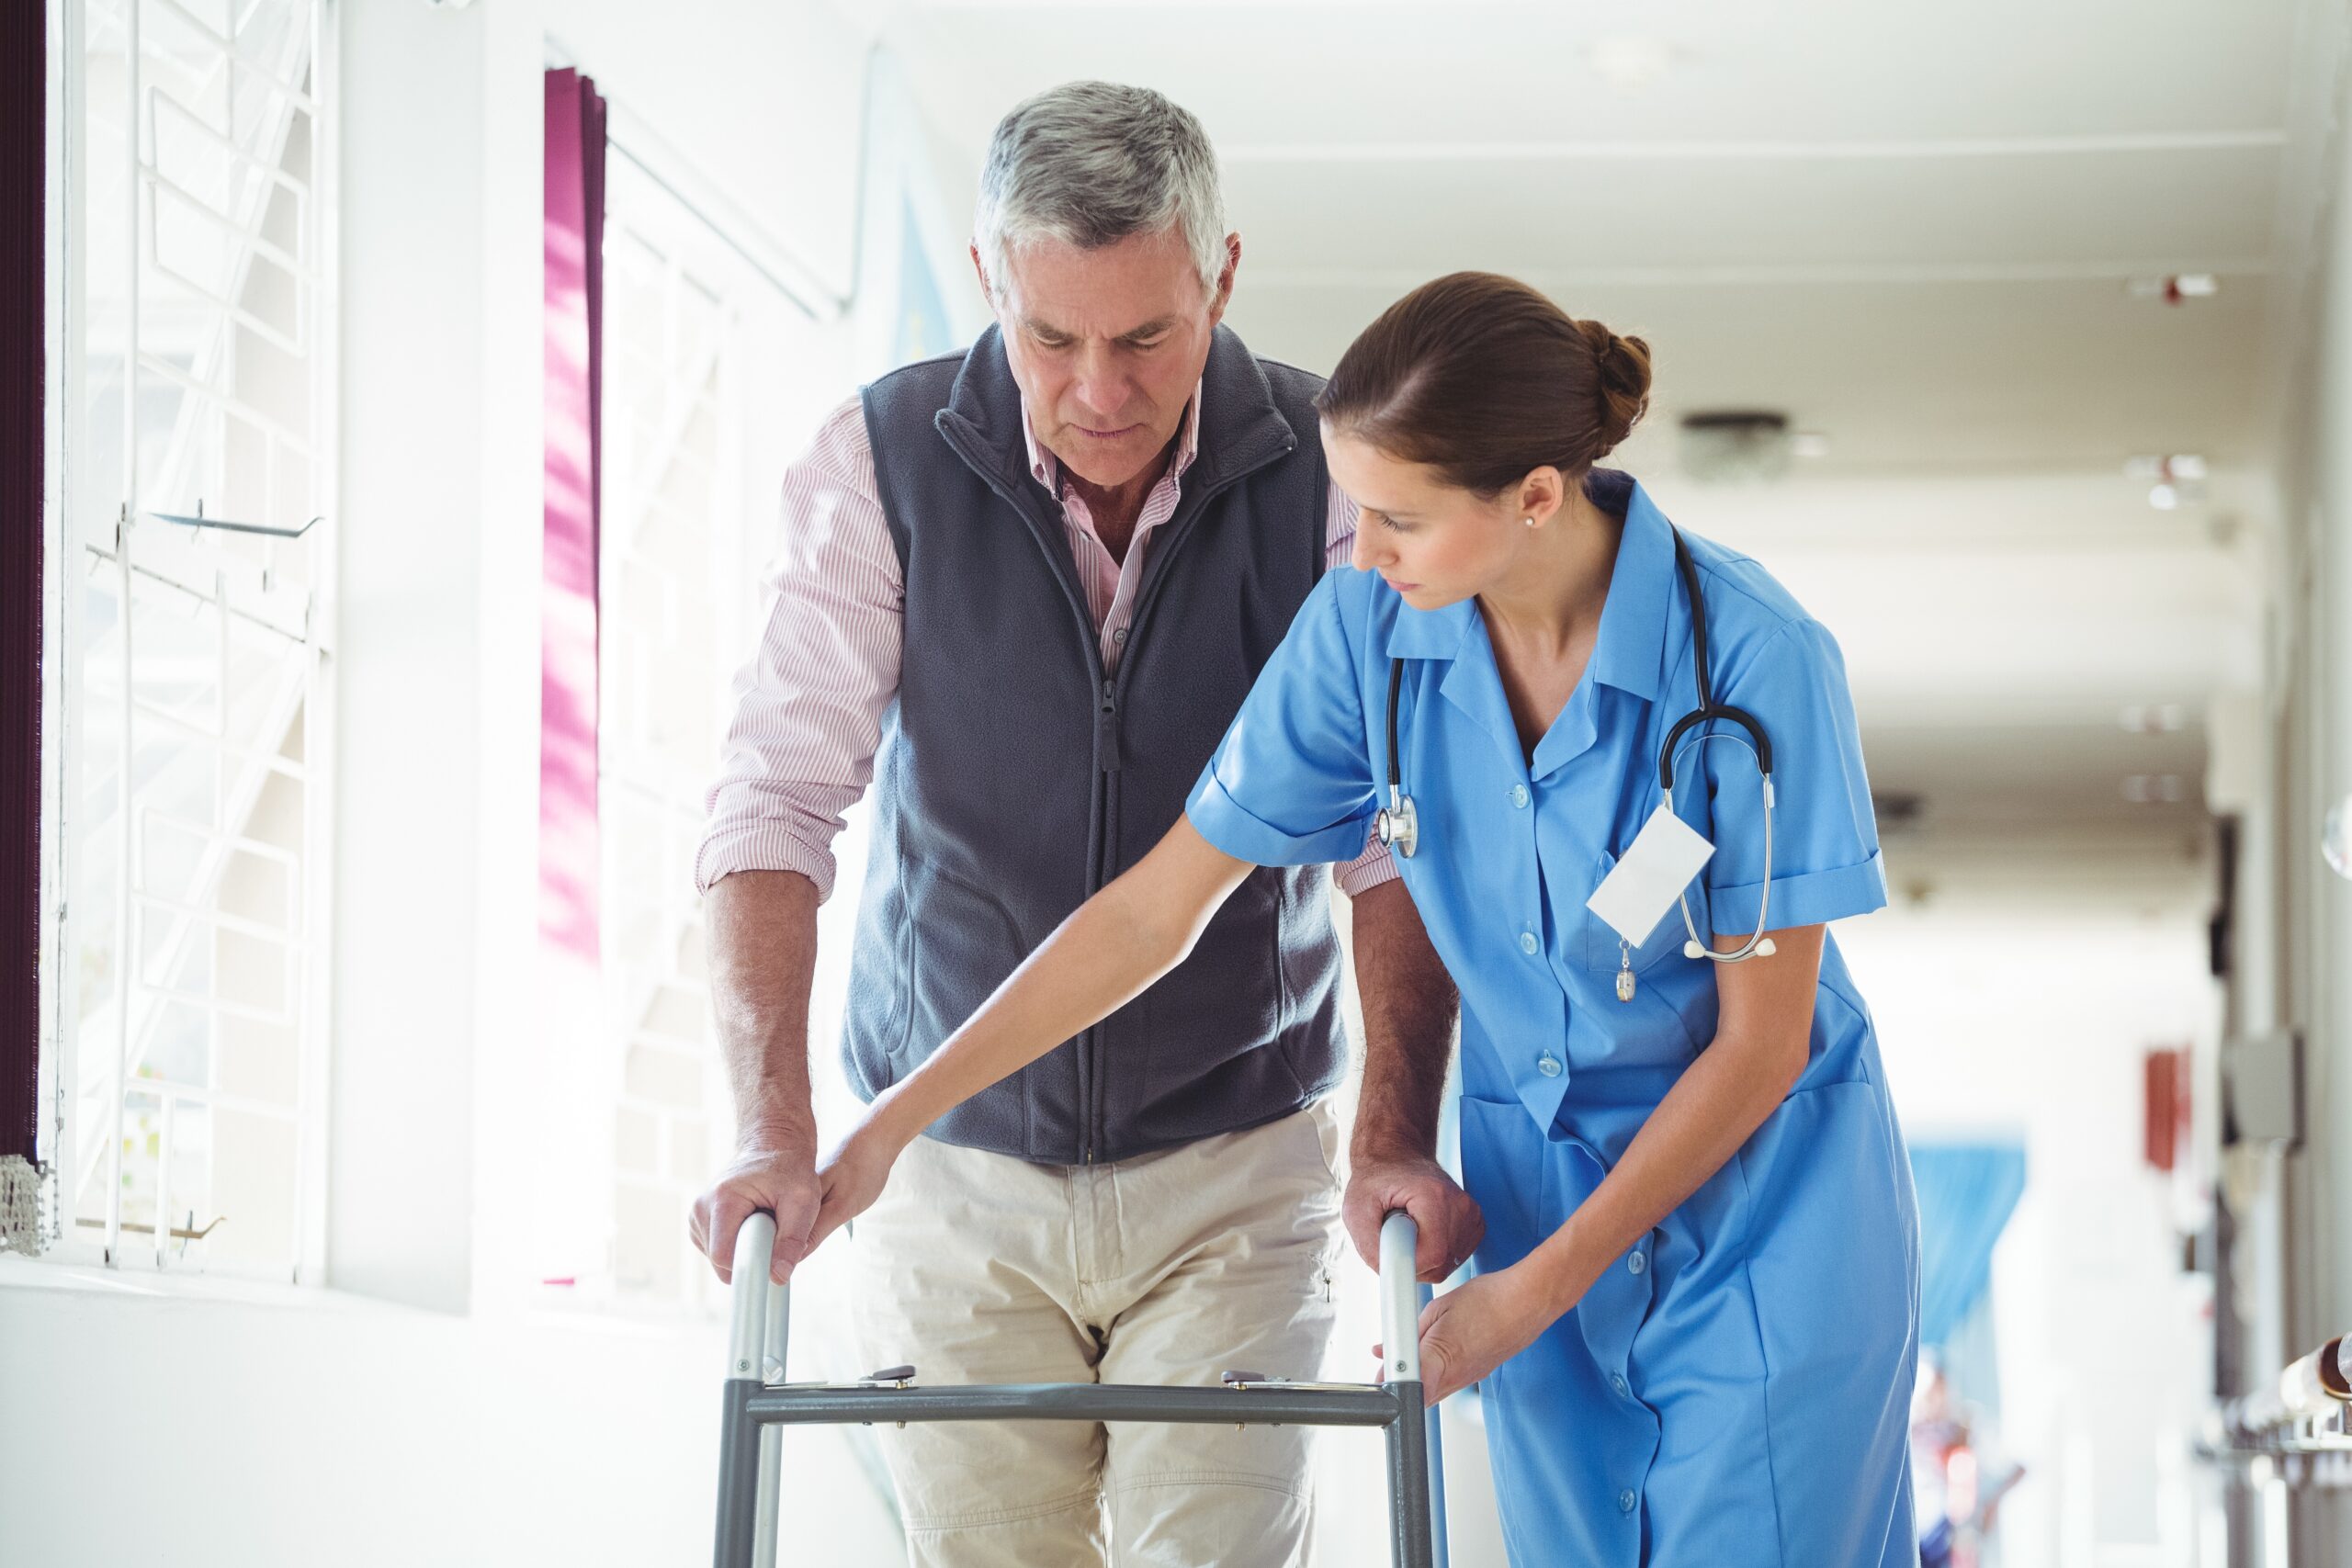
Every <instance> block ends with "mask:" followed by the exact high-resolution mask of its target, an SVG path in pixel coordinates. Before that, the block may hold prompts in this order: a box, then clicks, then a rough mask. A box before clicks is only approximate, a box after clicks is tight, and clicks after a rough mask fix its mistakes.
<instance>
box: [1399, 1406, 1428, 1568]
mask: <svg viewBox="0 0 2352 1568" xmlns="http://www.w3.org/2000/svg"><path fill="white" fill-rule="evenodd" d="M1388 1387H1389V1392H1391V1393H1394V1394H1396V1396H1397V1403H1398V1404H1399V1405H1400V1406H1401V1408H1399V1409H1398V1411H1397V1419H1396V1420H1394V1421H1392V1422H1390V1423H1389V1424H1388V1522H1389V1528H1390V1530H1391V1532H1392V1537H1391V1543H1390V1547H1389V1561H1390V1562H1393V1563H1395V1564H1396V1568H1435V1565H1434V1564H1433V1563H1432V1562H1431V1561H1430V1540H1431V1537H1430V1427H1429V1422H1428V1420H1427V1419H1426V1418H1425V1417H1424V1416H1423V1413H1422V1410H1421V1385H1420V1383H1419V1382H1418V1381H1415V1382H1398V1383H1390V1384H1389V1385H1388Z"/></svg>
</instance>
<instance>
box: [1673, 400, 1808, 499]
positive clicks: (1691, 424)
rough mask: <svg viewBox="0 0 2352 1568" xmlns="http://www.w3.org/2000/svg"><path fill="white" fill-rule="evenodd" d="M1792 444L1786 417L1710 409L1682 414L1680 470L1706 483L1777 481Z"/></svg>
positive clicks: (1764, 411) (1764, 412)
mask: <svg viewBox="0 0 2352 1568" xmlns="http://www.w3.org/2000/svg"><path fill="white" fill-rule="evenodd" d="M1794 446H1795V441H1794V439H1793V433H1792V431H1791V429H1790V427H1789V416H1788V415H1787V414H1784V413H1778V412H1773V411H1771V410H1770V409H1710V410H1704V411H1702V412H1697V413H1687V414H1684V415H1683V416H1682V470H1683V472H1685V473H1687V474H1689V475H1690V476H1691V478H1692V479H1702V480H1705V481H1706V482H1707V483H1709V484H1742V483H1753V482H1755V481H1758V480H1761V479H1779V478H1780V477H1781V475H1783V474H1785V473H1787V472H1788V471H1789V457H1790V455H1791V453H1792V450H1793V449H1794Z"/></svg>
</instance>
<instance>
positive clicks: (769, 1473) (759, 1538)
mask: <svg viewBox="0 0 2352 1568" xmlns="http://www.w3.org/2000/svg"><path fill="white" fill-rule="evenodd" d="M1416 1240H1417V1237H1416V1235H1415V1232H1414V1228H1413V1222H1412V1219H1411V1218H1410V1217H1409V1216H1408V1215H1407V1214H1406V1213H1404V1212H1403V1211H1402V1210H1399V1211H1397V1213H1392V1214H1390V1215H1389V1216H1388V1218H1387V1219H1386V1221H1385V1223H1383V1224H1382V1225H1381V1227H1380V1330H1381V1344H1382V1348H1383V1351H1384V1359H1383V1360H1382V1363H1381V1371H1382V1372H1383V1374H1384V1375H1385V1381H1383V1382H1377V1383H1333V1382H1292V1381H1290V1380H1289V1379H1287V1378H1269V1377H1264V1376H1261V1375H1260V1374H1259V1373H1256V1372H1250V1371H1227V1372H1225V1373H1224V1376H1223V1381H1222V1385H1221V1386H1220V1385H1218V1384H1210V1383H1202V1384H1197V1385H1189V1386H1188V1385H1181V1384H1170V1385H1169V1386H1167V1387H1154V1386H1151V1385H1149V1384H1143V1383H1091V1382H1060V1383H1053V1382H1048V1383H993V1384H992V1383H970V1384H961V1385H955V1386H941V1387H937V1388H925V1387H922V1386H920V1385H919V1384H917V1382H915V1369H914V1368H913V1367H889V1368H886V1369H884V1370H883V1371H877V1372H874V1373H871V1374H869V1375H867V1376H866V1377H865V1378H862V1379H860V1380H859V1381H858V1382H854V1383H830V1382H813V1383H810V1382H803V1383H788V1382H784V1381H783V1380H784V1375H785V1373H784V1366H785V1361H784V1353H785V1346H786V1338H787V1330H788V1328H789V1319H790V1315H791V1297H792V1292H791V1289H790V1287H788V1286H782V1285H774V1284H771V1283H770V1281H769V1279H768V1257H769V1253H770V1250H771V1249H772V1248H773V1247H774V1246H775V1216H774V1215H773V1214H770V1213H766V1212H765V1211H762V1212H760V1213H754V1214H753V1215H752V1217H751V1218H750V1219H748V1220H746V1221H744V1222H743V1227H742V1229H741V1230H740V1231H738V1232H737V1233H736V1235H735V1261H734V1268H733V1271H732V1279H733V1280H734V1284H733V1292H734V1294H733V1316H732V1326H731V1327H730V1328H729V1333H728V1337H727V1379H726V1386H725V1393H724V1395H723V1397H722V1402H721V1404H720V1407H719V1439H718V1542H717V1551H716V1556H715V1559H714V1561H715V1562H716V1568H775V1562H776V1545H777V1529H776V1518H777V1509H778V1507H779V1506H780V1505H781V1504H782V1502H783V1476H782V1474H781V1470H782V1464H781V1438H782V1436H783V1428H784V1427H789V1426H818V1425H830V1426H841V1425H846V1424H848V1423H850V1422H856V1423H858V1424H859V1425H861V1426H872V1425H873V1424H874V1423H875V1422H876V1421H893V1422H897V1423H899V1424H900V1425H904V1424H905V1423H907V1422H909V1421H1005V1420H1013V1421H1177V1422H1186V1423H1192V1424H1195V1425H1202V1426H1215V1425H1219V1424H1222V1423H1224V1422H1227V1421H1230V1422H1233V1423H1234V1424H1235V1425H1236V1426H1275V1427H1281V1426H1300V1427H1380V1428H1382V1429H1383V1430H1384V1431H1385V1432H1386V1433H1387V1435H1388V1520H1389V1561H1390V1562H1392V1563H1393V1564H1394V1565H1395V1568H1445V1562H1446V1553H1445V1487H1444V1478H1443V1474H1442V1469H1441V1466H1442V1459H1441V1457H1440V1450H1439V1444H1438V1422H1437V1409H1436V1407H1435V1406H1430V1408H1428V1409H1426V1410H1424V1409H1423V1408H1422V1404H1421V1352H1420V1335H1419V1325H1420V1307H1421V1304H1422V1303H1424V1302H1425V1301H1427V1300H1428V1298H1429V1287H1428V1286H1426V1285H1416V1283H1415V1282H1414V1279H1413V1250H1414V1245H1415V1242H1416Z"/></svg>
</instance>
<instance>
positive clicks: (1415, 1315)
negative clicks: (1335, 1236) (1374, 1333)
mask: <svg viewBox="0 0 2352 1568" xmlns="http://www.w3.org/2000/svg"><path fill="white" fill-rule="evenodd" d="M1419 1244H1420V1230H1419V1227H1418V1226H1416V1225H1415V1224H1413V1216H1412V1215H1410V1214H1408V1213H1406V1212H1405V1211H1404V1210H1402V1209H1392V1210H1390V1211H1389V1213H1388V1217H1387V1218H1386V1219H1385V1220H1383V1221H1381V1222H1380V1345H1381V1351H1382V1354H1383V1356H1384V1357H1385V1359H1384V1360H1383V1361H1382V1362H1381V1366H1380V1381H1381V1382H1416V1383H1417V1382H1420V1381H1421V1309H1420V1292H1419V1290H1417V1289H1416V1287H1415V1281H1414V1276H1415V1274H1416V1273H1418V1272H1419V1270H1418V1269H1416V1268H1415V1267H1414V1264H1413V1254H1414V1252H1415V1250H1416V1249H1417V1248H1418V1247H1419Z"/></svg>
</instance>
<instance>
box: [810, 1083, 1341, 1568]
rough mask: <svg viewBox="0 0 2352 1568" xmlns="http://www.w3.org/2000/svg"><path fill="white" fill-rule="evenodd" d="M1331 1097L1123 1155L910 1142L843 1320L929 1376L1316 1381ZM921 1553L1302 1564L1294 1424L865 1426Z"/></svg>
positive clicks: (857, 1257)
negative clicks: (1063, 1160)
mask: <svg viewBox="0 0 2352 1568" xmlns="http://www.w3.org/2000/svg"><path fill="white" fill-rule="evenodd" d="M1338 1150H1339V1134H1338V1130H1337V1123H1336V1121H1335V1118H1334V1116H1333V1113H1332V1111H1330V1109H1329V1106H1328V1104H1325V1105H1317V1106H1315V1107H1312V1108H1310V1109H1308V1110H1306V1111H1299V1112H1297V1113H1296V1114H1295V1115H1291V1116H1287V1117H1284V1118H1283V1120H1281V1121H1279V1122H1270V1123H1268V1124H1267V1125H1265V1126H1262V1127H1254V1128H1251V1129H1250V1130H1249V1131H1247V1132H1241V1133H1228V1134H1220V1135H1218V1136H1216V1137H1211V1138H1204V1139H1202V1140H1201V1141H1200V1142H1198V1143H1193V1144H1187V1145H1183V1146H1182V1147H1179V1148H1174V1149H1167V1150H1163V1151H1161V1152H1159V1153H1158V1154H1151V1155H1144V1156H1138V1157H1136V1158H1134V1159H1129V1160H1122V1161H1119V1162H1118V1163H1116V1164H1111V1165H1095V1166H1046V1165H1032V1164H1030V1163H1029V1162H1027V1161H1025V1160H1020V1159H1014V1158H1012V1157H1010V1156H1004V1155H996V1154H984V1153H981V1152H979V1151H978V1150H974V1149H965V1148H957V1147H954V1146H951V1145H946V1144H942V1143H937V1142H935V1141H933V1140H932V1139H930V1138H917V1139H916V1140H915V1141H914V1142H913V1143H912V1144H911V1145H909V1146H908V1148H907V1150H906V1152H905V1153H904V1154H902V1155H900V1156H899V1163H898V1167H897V1169H896V1170H895V1171H894V1172H893V1174H892V1176H891V1179H890V1184H889V1187H888V1190H886V1191H885V1193H884V1194H883V1196H882V1198H881V1200H880V1201H877V1202H876V1204H875V1205H874V1207H873V1208H872V1209H870V1210H868V1211H867V1212H866V1213H865V1214H864V1215H862V1216H860V1218H859V1219H858V1221H857V1223H856V1226H855V1234H854V1240H853V1244H852V1247H851V1252H852V1258H853V1261H852V1265H851V1274H852V1280H853V1284H852V1297H853V1307H854V1324H855V1328H854V1332H855V1334H856V1336H857V1338H858V1344H859V1348H860V1351H861V1354H862V1359H864V1360H865V1362H867V1363H868V1364H869V1365H870V1366H871V1367H873V1368H881V1367H887V1366H892V1365H895V1364H898V1363H899V1362H911V1363H913V1364H914V1366H915V1367H916V1369H917V1371H918V1375H919V1377H920V1379H921V1381H922V1382H924V1383H927V1384H933V1385H936V1384H940V1383H967V1382H989V1383H1002V1382H1120V1383H1191V1384H1202V1383H1206V1384H1212V1385H1214V1384H1215V1383H1216V1382H1217V1379H1218V1375H1219V1374H1220V1373H1221V1372H1223V1371H1227V1369H1234V1368H1238V1369H1243V1370H1247V1371H1253V1372H1258V1373H1261V1374H1263V1375H1265V1376H1268V1377H1289V1378H1297V1379H1314V1378H1316V1377H1318V1376H1319V1375H1320V1374H1321V1371H1322V1367H1323V1357H1324V1352H1325V1349H1326V1348H1327V1346H1328V1344H1329V1338H1330V1333H1331V1318H1332V1306H1331V1270H1332V1268H1333V1266H1334V1265H1335V1263H1336V1261H1337V1258H1338V1247H1339V1242H1340V1228H1339V1224H1338V1219H1339V1201H1338V1187H1337V1182H1336V1180H1335V1179H1334V1177H1333V1174H1332V1172H1333V1169H1334V1168H1335V1164H1336V1161H1337V1157H1338ZM876 1435H877V1437H879V1438H880V1439H881V1443H882V1449H883V1452H884V1455H885V1457H886V1458H887V1460H888V1463H889V1467H890V1472H891V1475H892V1478H893V1479H894V1480H895V1481H896V1483H897V1484H898V1492H899V1508H900V1512H901V1515H902V1517H903V1518H904V1520H905V1524H906V1530H907V1543H908V1559H909V1561H910V1562H912V1563H914V1564H917V1565H918V1568H933V1565H937V1568H947V1565H953V1568H995V1565H998V1564H1004V1565H1007V1568H1010V1565H1012V1564H1016V1563H1017V1564H1021V1565H1023V1568H1066V1565H1067V1568H1077V1565H1080V1564H1089V1563H1102V1562H1112V1563H1115V1564H1117V1565H1119V1568H1130V1565H1140V1564H1154V1565H1168V1568H1176V1565H1179V1564H1181V1565H1183V1568H1194V1565H1197V1564H1204V1563H1216V1564H1222V1565H1233V1568H1257V1565H1260V1564H1263V1565H1266V1568H1278V1565H1284V1564H1293V1563H1301V1564H1303V1563H1304V1562H1306V1550H1307V1541H1308V1524H1309V1510H1308V1490H1307V1479H1306V1473H1307V1472H1306V1461H1307V1442H1308V1439H1309V1436H1310V1432H1309V1430H1308V1429H1307V1428H1302V1427H1247V1428H1243V1429H1238V1430H1237V1429H1236V1428H1234V1427H1224V1426H1216V1427H1208V1426H1163V1425H1153V1424H1143V1423H1134V1422H1121V1423H1118V1424H1117V1425H1114V1426H1102V1425H1095V1424H1090V1423H1084V1422H1075V1421H1010V1422H953V1423H935V1424H918V1425H915V1426H910V1427H904V1428H896V1427H876Z"/></svg>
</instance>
